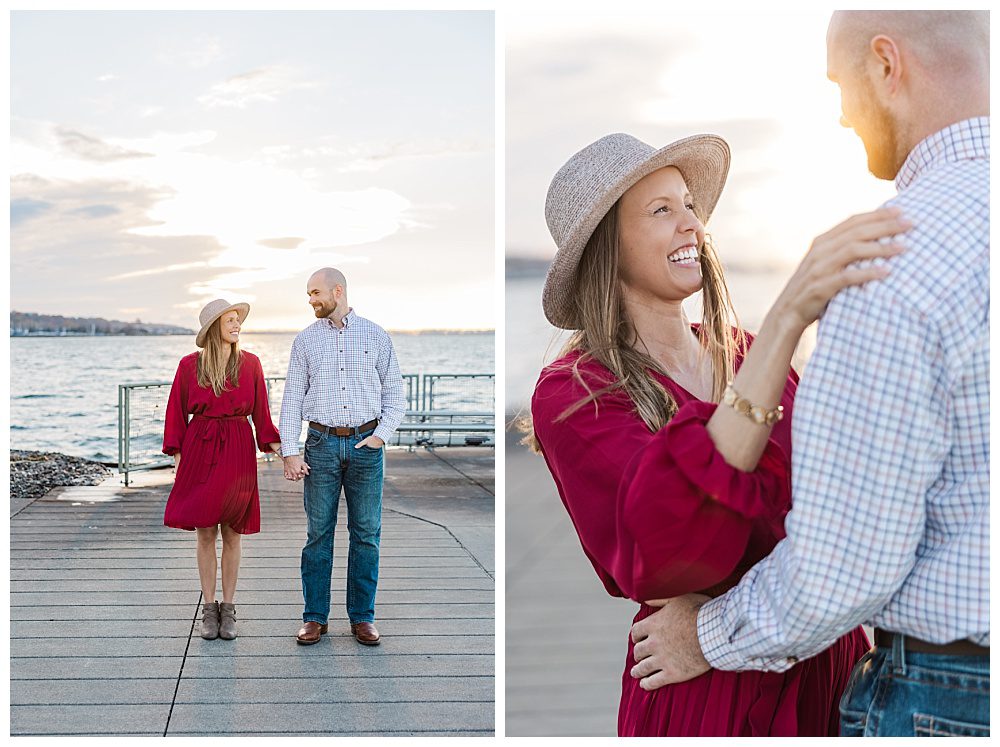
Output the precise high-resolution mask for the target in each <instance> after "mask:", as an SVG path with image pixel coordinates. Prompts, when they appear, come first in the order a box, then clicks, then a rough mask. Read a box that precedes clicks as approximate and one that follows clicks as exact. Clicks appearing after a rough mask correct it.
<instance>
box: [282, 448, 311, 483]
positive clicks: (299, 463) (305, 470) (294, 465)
mask: <svg viewBox="0 0 1000 747" xmlns="http://www.w3.org/2000/svg"><path fill="white" fill-rule="evenodd" d="M282 461H284V463H285V479H286V480H291V481H293V482H298V481H299V480H301V479H302V478H303V477H305V476H306V475H308V474H309V465H308V464H306V461H305V459H303V458H302V457H300V456H299V455H298V454H293V455H292V456H286V457H282Z"/></svg>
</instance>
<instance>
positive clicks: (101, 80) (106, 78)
mask: <svg viewBox="0 0 1000 747" xmlns="http://www.w3.org/2000/svg"><path fill="white" fill-rule="evenodd" d="M112 80H118V76H117V75H112V74H111V73H107V74H105V75H99V76H98V77H97V81H98V82H99V83H107V82H108V81H112Z"/></svg>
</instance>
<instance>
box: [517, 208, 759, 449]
mask: <svg viewBox="0 0 1000 747" xmlns="http://www.w3.org/2000/svg"><path fill="white" fill-rule="evenodd" d="M620 202H621V200H620V199H619V201H618V202H616V203H615V204H614V205H613V206H612V207H611V210H609V211H608V213H607V215H605V216H604V218H602V219H601V222H600V223H599V224H598V225H597V228H596V229H595V230H594V233H593V234H592V235H591V237H590V240H589V241H588V242H587V246H586V248H585V249H584V251H583V256H582V257H581V258H580V264H579V266H578V267H577V271H576V283H575V286H574V291H573V303H574V305H575V307H576V309H575V310H576V319H577V320H578V323H579V325H580V328H579V330H577V331H576V332H574V333H573V335H572V336H571V337H570V339H569V341H568V342H567V343H566V345H565V346H564V347H563V349H562V351H561V352H560V353H559V357H562V356H564V355H566V354H568V353H570V352H573V351H579V352H581V353H582V355H580V356H579V357H577V358H576V359H575V360H574V361H573V363H572V364H570V365H569V368H570V369H571V370H572V372H573V376H574V378H575V379H576V380H577V381H578V382H579V383H580V384H581V385H582V386H583V388H584V389H585V390H586V391H587V395H586V396H584V397H583V398H582V399H581V400H580V401H579V402H576V403H574V404H573V405H571V406H570V407H569V408H567V409H566V411H565V412H563V413H562V414H560V415H559V416H558V417H557V418H556V422H560V421H563V420H565V419H566V418H568V417H569V416H570V415H572V414H573V413H574V412H576V411H577V410H579V409H580V408H581V407H583V406H585V405H587V404H588V403H591V402H593V403H594V406H595V407H596V406H597V402H596V400H597V399H598V398H599V397H601V396H602V395H604V394H607V393H609V392H613V391H615V390H618V389H621V390H623V391H624V392H625V393H626V394H627V395H628V397H629V399H631V400H632V403H633V404H634V406H635V411H636V414H638V415H639V417H640V418H642V421H643V422H644V423H645V424H646V427H647V428H649V430H650V431H652V432H654V433H655V432H656V431H658V430H659V429H660V428H662V427H663V426H664V425H666V424H667V423H668V422H670V419H671V418H672V417H673V416H674V415H675V414H676V412H677V403H676V402H675V401H674V399H673V397H671V396H670V392H668V391H667V390H666V389H665V388H664V387H663V385H662V384H660V382H658V381H657V380H656V378H655V377H654V376H653V375H652V374H651V373H650V371H657V372H659V373H661V374H663V375H665V376H670V372H669V371H665V370H663V367H662V366H661V365H660V364H659V363H657V362H656V361H655V360H654V359H653V358H652V357H650V356H649V355H646V354H645V353H642V352H640V351H639V350H637V349H636V348H635V347H634V346H633V345H634V341H635V337H636V332H635V328H634V327H633V325H632V321H631V320H630V319H629V316H628V312H627V310H626V308H625V303H624V294H623V292H622V283H621V276H620V273H619V267H618V262H619V250H620V249H619V229H618V210H619V204H620ZM699 218H701V216H699ZM703 222H704V221H703ZM698 253H699V257H700V261H701V274H702V321H701V327H700V330H699V339H700V340H701V344H702V345H703V346H704V347H705V352H706V353H707V354H708V355H709V357H710V359H711V363H712V378H713V386H712V399H713V401H716V402H718V401H719V400H721V399H722V393H723V392H724V391H725V388H726V384H727V383H728V382H729V380H730V379H731V378H732V376H733V374H734V373H735V361H736V358H737V356H738V355H739V354H740V353H741V352H743V351H745V350H746V346H747V337H746V334H745V332H744V331H743V329H742V328H741V327H740V326H739V321H738V319H737V317H736V310H735V309H734V308H733V302H732V299H731V298H730V296H729V289H728V288H727V287H726V280H725V276H724V275H723V272H722V264H721V263H720V262H719V258H718V256H717V255H716V253H715V249H714V247H713V246H712V243H711V239H710V238H709V237H708V236H707V235H706V237H705V241H704V243H703V244H702V246H701V247H700V248H699V252H698ZM734 330H735V331H734ZM591 359H593V360H596V361H597V362H598V363H600V364H601V365H603V366H604V367H605V368H607V369H608V370H609V371H610V372H611V373H612V374H614V377H615V381H613V382H611V383H610V384H606V385H605V386H602V387H601V388H599V389H596V390H595V389H593V388H591V385H590V384H589V383H588V382H587V381H586V380H585V379H584V377H583V374H582V373H581V371H580V366H581V365H582V364H584V363H586V362H587V361H589V360H591ZM518 427H519V428H520V429H521V430H523V431H525V432H526V433H527V436H526V437H525V438H524V439H523V443H525V444H527V445H528V446H530V447H531V448H532V449H533V450H535V451H537V450H538V441H537V439H536V437H535V433H534V428H533V426H532V423H531V419H530V417H522V418H520V419H519V421H518Z"/></svg>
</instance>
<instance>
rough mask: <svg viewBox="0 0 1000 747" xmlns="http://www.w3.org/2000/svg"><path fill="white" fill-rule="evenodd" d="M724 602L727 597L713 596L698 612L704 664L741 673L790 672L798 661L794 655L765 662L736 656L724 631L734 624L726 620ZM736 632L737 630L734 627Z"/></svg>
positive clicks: (762, 659)
mask: <svg viewBox="0 0 1000 747" xmlns="http://www.w3.org/2000/svg"><path fill="white" fill-rule="evenodd" d="M726 599H727V595H725V594H723V595H722V596H721V597H716V598H715V599H712V600H711V601H708V602H706V603H705V604H703V605H702V606H701V609H700V610H698V643H699V644H700V645H701V654H702V656H704V657H705V661H707V662H708V663H709V664H711V665H712V668H713V669H724V670H727V671H731V672H740V671H744V670H747V669H757V670H760V671H762V672H784V671H785V670H787V669H791V668H792V667H794V666H795V665H796V664H798V663H799V660H798V659H797V658H796V657H794V656H787V657H781V658H777V659H765V658H763V657H753V658H749V659H748V658H746V657H745V656H743V654H741V653H739V652H738V651H737V650H736V648H735V646H734V645H733V640H732V639H733V638H735V636H736V632H734V633H733V635H732V636H730V635H729V633H728V632H727V630H728V629H729V628H730V627H733V623H727V621H726ZM737 630H738V628H737Z"/></svg>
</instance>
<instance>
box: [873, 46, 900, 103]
mask: <svg viewBox="0 0 1000 747" xmlns="http://www.w3.org/2000/svg"><path fill="white" fill-rule="evenodd" d="M869 47H870V49H871V52H872V54H873V55H874V57H875V61H876V63H877V65H878V67H877V68H876V69H875V71H874V72H875V79H874V81H873V82H874V83H875V85H876V86H878V85H881V86H882V89H883V90H884V91H885V93H887V94H889V95H890V96H894V95H895V94H896V93H898V91H899V88H900V86H901V85H902V81H903V58H902V55H901V54H900V49H899V45H898V44H896V42H895V41H893V40H892V39H891V38H889V37H888V36H885V35H884V34H879V35H878V36H875V37H873V38H872V40H871V43H870V45H869Z"/></svg>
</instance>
